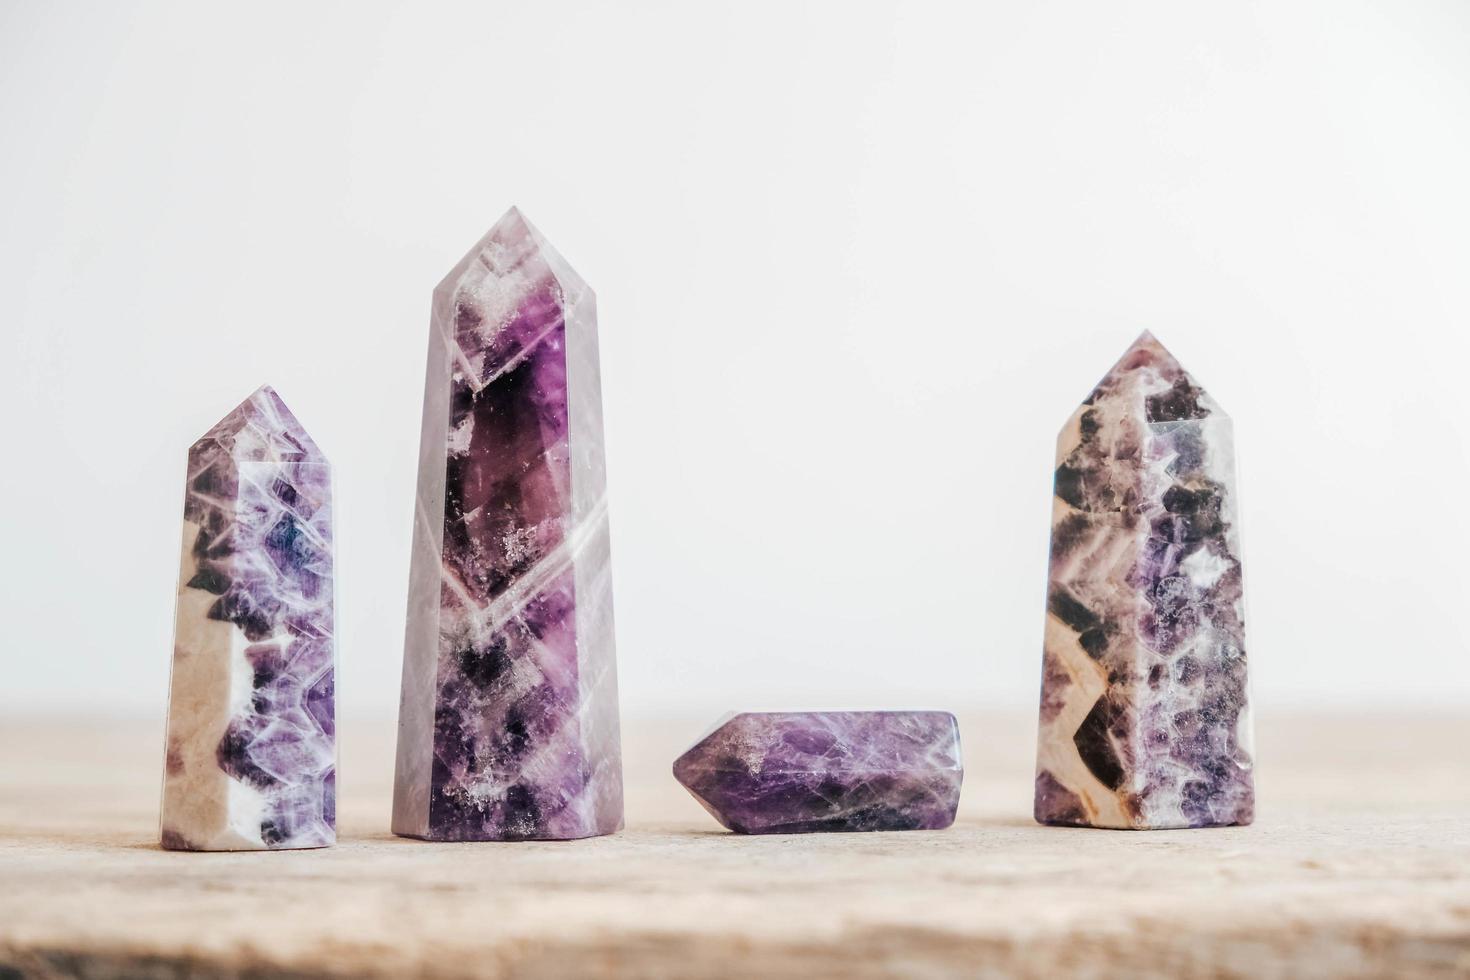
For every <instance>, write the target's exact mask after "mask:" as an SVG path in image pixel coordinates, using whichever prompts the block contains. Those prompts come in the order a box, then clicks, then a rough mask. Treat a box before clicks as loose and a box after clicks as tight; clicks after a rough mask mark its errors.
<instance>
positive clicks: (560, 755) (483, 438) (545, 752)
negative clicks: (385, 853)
mask: <svg viewBox="0 0 1470 980" xmlns="http://www.w3.org/2000/svg"><path fill="white" fill-rule="evenodd" d="M598 372H599V367H598V353H597V314H596V310H595V306H594V300H593V295H592V290H591V289H589V288H588V287H587V284H586V283H584V282H583V281H582V279H581V278H580V277H579V276H578V275H577V274H576V273H575V272H573V271H572V270H571V268H570V267H569V266H568V265H567V264H566V262H565V261H563V260H562V258H561V256H560V255H558V254H557V253H556V252H555V251H554V250H553V249H552V248H551V246H550V245H549V244H547V242H546V240H545V239H544V238H542V237H541V234H540V233H539V232H538V231H536V229H534V228H533V227H531V225H530V224H529V223H528V222H527V221H526V220H525V218H523V217H522V216H521V214H520V212H518V211H516V210H515V209H513V208H512V209H511V210H510V211H509V212H508V213H507V214H506V215H505V217H503V218H501V219H500V222H499V224H497V225H496V226H495V227H494V228H492V229H491V230H490V233H489V234H488V235H486V236H485V237H484V238H483V239H481V241H480V242H479V244H477V245H476V246H475V247H474V248H473V249H471V250H470V252H469V254H468V255H466V256H465V257H464V259H463V260H462V261H461V262H460V263H459V265H457V266H455V268H454V269H453V270H452V271H451V272H450V273H449V275H448V276H447V277H446V278H445V279H444V281H443V282H441V283H440V284H439V287H438V288H437V289H436V290H435V291H434V305H433V315H432V324H431V328H430V331H429V364H428V376H427V379H426V381H425V385H424V416H423V432H422V437H421V441H420V443H419V481H418V500H417V509H416V511H415V520H414V536H413V567H412V570H411V573H410V581H409V598H408V630H407V637H406V639H405V643H404V654H403V696H402V702H401V706H400V709H399V718H398V765H397V771H396V775H395V780H394V794H393V832H394V833H396V834H402V835H404V836H408V837H422V838H427V839H429V840H566V839H571V838H577V837H590V836H593V835H597V834H609V833H612V832H614V831H616V830H619V829H620V828H621V827H622V825H623V781H622V763H621V755H620V751H619V739H618V691H617V670H616V664H615V657H614V648H613V613H612V579H611V569H610V557H609V551H608V521H607V498H606V479H605V475H604V464H603V441H602V393H601V382H600V380H599V373H598Z"/></svg>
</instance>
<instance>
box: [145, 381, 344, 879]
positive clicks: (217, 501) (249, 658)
mask: <svg viewBox="0 0 1470 980" xmlns="http://www.w3.org/2000/svg"><path fill="white" fill-rule="evenodd" d="M332 618H333V589H332V471H331V467H330V466H329V465H328V463H327V459H326V457H325V456H323V455H322V453H321V450H319V449H318V448H317V447H316V443H314V442H312V441H311V437H310V436H308V435H307V434H306V430H305V429H303V428H302V427H301V423H299V422H297V421H296V418H295V417H294V416H293V415H292V414H291V413H290V411H289V410H287V408H286V406H285V404H284V403H283V402H282V401H281V399H280V397H279V396H278V395H277V394H276V393H275V392H274V391H273V390H271V389H270V388H268V387H266V388H261V389H260V390H259V391H257V392H255V394H253V395H251V396H250V397H249V398H248V399H246V400H245V401H244V402H243V403H242V404H241V405H240V406H239V407H238V408H236V409H235V410H234V411H233V412H231V413H230V414H229V415H227V416H225V417H224V418H223V419H222V420H220V422H219V424H218V425H216V426H215V427H214V428H212V429H210V430H209V431H208V432H207V433H205V434H204V436H203V438H201V439H200V440H199V441H198V442H196V443H195V444H194V446H193V447H192V448H191V449H190V450H189V472H188V478H187V481H186V483H185V487H184V540H183V554H182V558H181V562H180V573H179V591H178V604H177V607H176V616H175V626H174V654H173V676H172V684H171V686H170V689H169V716H168V743H167V755H166V758H165V763H164V770H165V772H164V784H163V813H162V837H163V846H164V847H167V848H172V849H177V850H198V851H233V850H250V849H262V848H293V847H321V846H323V845H326V844H330V843H332V842H333V840H334V839H335V836H336V831H335V826H336V736H335V732H336V728H335V723H334V718H333V715H334V697H333V684H334V678H335V669H334V668H335V657H336V641H335V639H334V634H333V623H332Z"/></svg>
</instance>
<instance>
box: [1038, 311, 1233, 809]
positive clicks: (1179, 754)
mask: <svg viewBox="0 0 1470 980" xmlns="http://www.w3.org/2000/svg"><path fill="white" fill-rule="evenodd" d="M1052 506H1053V510H1052V536H1051V566H1050V584H1049V591H1048V595H1047V616H1046V642H1045V652H1044V655H1043V668H1042V689H1041V725H1040V735H1039V739H1038V751H1037V767H1036V770H1037V771H1036V819H1037V820H1038V821H1040V822H1041V823H1046V824H1066V825H1075V826H1088V827H1110V828H1119V829H1133V830H1152V829H1166V828H1180V827H1210V826H1221V825H1229V824H1248V823H1250V822H1251V819H1252V816H1253V811H1254V800H1255V794H1254V789H1253V780H1252V749H1251V725H1250V705H1249V696H1248V689H1247V683H1246V680H1247V678H1246V654H1245V617H1244V602H1243V593H1242V585H1241V562H1240V537H1239V531H1238V519H1237V500H1236V487H1235V457H1234V449H1233V441H1232V434H1231V424H1230V418H1229V416H1227V415H1226V414H1225V413H1224V412H1223V411H1221V409H1220V406H1219V405H1217V404H1216V403H1215V401H1214V400H1213V399H1212V398H1211V397H1210V396H1209V395H1208V394H1206V393H1205V391H1204V390H1203V389H1202V388H1200V387H1199V385H1198V384H1196V383H1195V381H1194V379H1193V378H1191V377H1190V376H1189V374H1188V373H1187V372H1185V370H1184V368H1182V367H1181V366H1180V365H1179V362H1178V361H1176V360H1175V359H1174V358H1173V356H1172V355H1170V353H1169V352H1168V351H1167V350H1165V349H1164V347H1163V345H1161V344H1160V343H1159V342H1158V341H1157V340H1155V339H1154V337H1153V336H1152V335H1151V334H1148V333H1145V334H1144V335H1143V336H1141V337H1139V338H1138V340H1137V341H1135V342H1134V344H1133V346H1132V347H1130V348H1129V349H1128V351H1127V352H1126V353H1125V354H1124V355H1123V357H1122V359H1121V360H1119V361H1118V363H1117V364H1115V365H1114V366H1113V368H1112V370H1111V371H1109V372H1108V374H1107V376H1106V377H1105V378H1103V380H1102V382H1101V383H1100V384H1099V385H1098V386H1097V388H1096V390H1094V391H1093V393H1092V394H1091V395H1090V396H1089V397H1088V399H1087V400H1086V401H1085V402H1083V403H1082V405H1081V406H1080V407H1079V408H1078V409H1077V411H1076V412H1075V413H1074V414H1073V415H1072V417H1071V419H1070V420H1069V421H1068V422H1067V424H1066V426H1065V427H1064V428H1063V429H1062V432H1061V435H1060V436H1059V437H1058V439H1057V458H1056V477H1055V494H1054V497H1053V501H1052Z"/></svg>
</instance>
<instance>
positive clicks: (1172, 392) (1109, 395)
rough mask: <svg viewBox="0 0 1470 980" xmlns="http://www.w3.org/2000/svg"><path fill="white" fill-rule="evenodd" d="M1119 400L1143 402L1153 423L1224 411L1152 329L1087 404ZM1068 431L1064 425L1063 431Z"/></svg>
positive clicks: (1095, 389) (1102, 382)
mask: <svg viewBox="0 0 1470 980" xmlns="http://www.w3.org/2000/svg"><path fill="white" fill-rule="evenodd" d="M1116 399H1123V400H1125V401H1128V402H1130V403H1133V404H1139V405H1141V406H1142V408H1143V410H1144V413H1145V416H1146V418H1147V420H1148V421H1149V422H1174V421H1180V420H1183V419H1198V418H1204V417H1206V416H1209V415H1223V414H1224V413H1223V411H1222V410H1221V408H1220V406H1219V405H1218V404H1217V403H1216V402H1215V401H1214V399H1212V398H1211V397H1210V396H1209V394H1208V393H1207V392H1206V391H1205V390H1204V389H1203V388H1202V387H1200V385H1199V384H1198V382H1196V381H1195V380H1194V378H1193V377H1192V376H1191V375H1190V373H1189V372H1188V371H1186V370H1185V369H1184V365H1182V364H1180V363H1179V359H1178V358H1176V357H1175V356H1174V355H1173V354H1172V353H1170V352H1169V349H1168V348H1167V347H1165V346H1164V345H1163V344H1162V343H1160V342H1159V339H1158V338H1157V337H1155V336H1154V335H1153V332H1152V331H1150V330H1145V331H1143V333H1141V334H1139V335H1138V337H1137V338H1136V339H1135V340H1134V341H1133V343H1131V344H1129V345H1128V349H1127V350H1126V351H1124V352H1123V356H1122V357H1120V358H1118V360H1117V362H1116V363H1115V364H1114V365H1113V366H1112V367H1111V368H1110V369H1109V370H1108V373H1107V374H1106V375H1104V377H1103V379H1102V381H1100V382H1098V384H1097V387H1096V388H1094V389H1093V392H1092V394H1091V395H1090V396H1089V397H1088V398H1087V401H1086V402H1085V403H1084V404H1086V405H1095V404H1097V403H1099V402H1101V401H1106V400H1116ZM1068 424H1069V425H1070V422H1069V423H1068ZM1066 431H1067V427H1066V426H1064V427H1063V432H1066Z"/></svg>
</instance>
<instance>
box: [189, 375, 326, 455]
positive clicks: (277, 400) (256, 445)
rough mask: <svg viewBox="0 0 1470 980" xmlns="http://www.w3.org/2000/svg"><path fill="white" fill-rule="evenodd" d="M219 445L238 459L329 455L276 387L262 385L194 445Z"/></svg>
mask: <svg viewBox="0 0 1470 980" xmlns="http://www.w3.org/2000/svg"><path fill="white" fill-rule="evenodd" d="M210 445H219V446H222V447H224V449H225V450H226V451H227V452H228V453H229V454H230V456H231V457H232V458H233V459H235V460H236V461H253V462H260V461H267V460H275V461H297V462H305V461H316V462H326V456H325V455H323V453H322V451H321V449H320V448H319V447H318V446H317V444H316V443H315V442H314V441H313V440H312V438H311V436H310V435H308V434H307V432H306V429H305V427H303V426H302V424H301V423H300V422H299V421H298V420H297V418H296V416H295V415H293V414H292V413H291V410H290V409H289V408H287V407H286V403H285V402H284V401H282V399H281V396H280V395H278V394H276V389H274V388H272V387H271V386H270V385H268V384H266V385H261V386H260V387H259V388H257V389H255V391H254V392H252V393H251V395H250V397H249V398H247V399H245V400H244V401H243V402H241V403H240V404H238V405H236V406H235V407H234V408H233V409H231V410H230V412H229V413H228V414H227V415H225V417H224V418H222V419H220V420H219V421H218V422H216V423H215V424H214V426H213V427H211V428H210V430H209V431H208V432H206V433H204V435H202V436H200V437H199V440H198V441H197V442H195V443H194V446H193V447H192V448H191V449H190V452H191V453H194V452H196V451H199V450H201V449H204V448H206V447H208V446H210Z"/></svg>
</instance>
